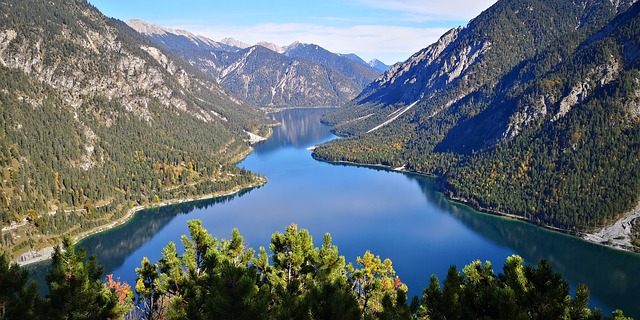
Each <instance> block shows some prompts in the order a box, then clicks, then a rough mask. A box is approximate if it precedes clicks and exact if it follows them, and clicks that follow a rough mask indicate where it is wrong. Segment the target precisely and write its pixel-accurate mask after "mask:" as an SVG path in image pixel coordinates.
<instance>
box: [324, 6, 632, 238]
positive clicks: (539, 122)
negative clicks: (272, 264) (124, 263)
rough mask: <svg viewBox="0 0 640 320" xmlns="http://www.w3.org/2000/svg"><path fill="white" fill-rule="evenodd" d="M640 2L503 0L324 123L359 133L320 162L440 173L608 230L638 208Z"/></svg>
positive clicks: (583, 226) (533, 217)
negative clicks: (627, 213)
mask: <svg viewBox="0 0 640 320" xmlns="http://www.w3.org/2000/svg"><path fill="white" fill-rule="evenodd" d="M634 3H635V1H616V2H611V1H608V0H589V1H580V2H575V1H568V0H553V1H536V0H499V1H498V2H497V3H495V4H494V5H493V6H492V7H491V8H489V9H487V10H486V11H484V12H483V13H482V14H480V15H479V16H478V17H476V18H475V19H473V20H472V21H470V22H469V24H468V25H467V26H466V27H460V28H456V29H452V30H450V31H449V32H447V33H446V34H444V35H443V36H442V37H441V38H440V39H439V40H438V41H437V42H436V43H434V44H432V45H430V46H428V47H426V48H425V49H423V50H421V51H419V52H417V53H416V54H414V55H413V56H411V57H410V58H409V59H408V60H407V61H405V62H404V63H399V64H396V65H395V66H393V68H392V69H391V70H389V71H388V72H386V73H385V74H384V75H382V76H381V77H379V78H378V79H376V81H374V82H373V83H372V84H370V85H369V86H368V87H367V88H365V89H364V90H363V91H362V93H361V94H360V95H359V96H358V97H357V98H356V99H354V100H353V101H352V102H351V103H349V104H348V105H347V106H346V107H345V108H342V109H340V110H337V111H335V112H333V113H332V114H329V115H327V116H326V117H325V118H324V121H326V122H327V123H329V124H332V125H333V126H334V130H335V132H337V133H339V134H341V135H345V136H350V137H351V138H348V139H340V140H337V141H334V142H330V143H328V144H326V145H323V146H320V147H318V148H316V149H315V151H314V156H315V157H318V158H322V159H325V160H331V161H352V162H358V163H368V164H383V165H388V166H392V167H402V168H405V169H407V170H411V171H418V172H424V173H430V174H436V175H438V176H440V177H441V178H442V183H443V187H444V188H445V189H446V191H447V192H448V193H449V194H450V196H451V197H452V198H455V199H459V200H462V201H465V202H468V203H470V204H472V205H474V206H475V207H477V208H481V209H484V210H485V211H489V212H495V213H507V214H512V215H514V216H518V217H521V218H523V219H526V220H528V221H531V222H534V223H539V224H542V225H546V226H550V227H553V228H559V229H562V230H565V231H568V232H580V231H588V230H592V229H594V228H597V227H600V226H602V225H605V224H608V223H611V222H613V221H615V220H616V219H618V218H619V217H621V216H623V215H625V212H628V211H629V210H631V209H632V208H634V207H635V206H636V204H637V203H638V200H640V199H639V197H638V196H639V195H640V169H639V168H640V167H638V161H639V160H638V159H640V148H637V146H638V145H639V144H638V143H640V140H639V139H640V126H639V124H638V119H639V118H638V114H639V112H638V101H640V74H639V73H638V63H639V62H638V58H639V57H640V50H639V48H640V43H639V39H640V34H639V33H640V27H639V26H640V25H639V24H638V20H639V18H638V11H639V7H638V6H639V4H634ZM542 17H544V18H542ZM639 231H640V230H639Z"/></svg>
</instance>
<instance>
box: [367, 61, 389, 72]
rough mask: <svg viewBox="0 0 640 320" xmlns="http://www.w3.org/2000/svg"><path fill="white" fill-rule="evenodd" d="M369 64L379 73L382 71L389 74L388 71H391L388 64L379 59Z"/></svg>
mask: <svg viewBox="0 0 640 320" xmlns="http://www.w3.org/2000/svg"><path fill="white" fill-rule="evenodd" d="M367 64H368V65H369V66H371V67H372V68H374V69H376V70H378V71H380V72H382V73H384V72H387V71H389V69H391V66H390V65H386V64H384V63H383V62H382V61H380V60H378V59H373V60H371V61H369V62H367Z"/></svg>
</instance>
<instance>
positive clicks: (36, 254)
mask: <svg viewBox="0 0 640 320" xmlns="http://www.w3.org/2000/svg"><path fill="white" fill-rule="evenodd" d="M257 179H258V181H257V182H254V183H250V184H247V185H243V186H238V187H235V188H233V189H231V190H227V191H220V192H217V193H210V194H205V195H202V196H193V197H188V198H176V199H169V200H164V201H161V202H159V203H152V204H148V205H139V206H134V207H132V208H130V209H129V210H128V211H127V214H125V215H124V216H123V217H120V218H118V219H117V220H115V221H112V222H111V223H108V224H105V225H102V226H99V227H96V228H93V229H91V230H88V231H85V232H82V233H80V234H78V235H75V236H73V241H74V243H78V242H79V241H80V240H82V239H84V238H87V237H90V236H92V235H95V234H98V233H101V232H105V231H108V230H110V229H113V228H115V227H118V226H121V225H123V224H125V223H127V222H129V221H130V220H131V219H132V218H133V217H134V216H135V214H136V213H137V212H139V211H142V210H146V209H151V208H159V207H165V206H170V205H173V204H180V203H186V202H194V201H200V200H208V199H214V198H222V197H227V196H231V195H234V194H237V193H239V192H241V191H243V190H247V189H253V188H257V187H260V186H263V185H264V184H266V183H267V178H264V177H260V176H258V177H257ZM54 248H55V246H50V247H44V248H40V249H37V250H31V251H28V252H25V253H23V254H21V255H20V256H18V257H17V258H15V259H13V260H12V262H15V263H17V264H18V265H19V266H20V267H24V266H27V265H30V264H34V263H38V262H43V261H48V260H51V255H52V254H53V252H54Z"/></svg>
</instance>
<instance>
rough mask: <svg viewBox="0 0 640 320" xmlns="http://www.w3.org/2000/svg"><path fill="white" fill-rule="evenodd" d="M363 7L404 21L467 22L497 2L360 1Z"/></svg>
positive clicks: (442, 0)
mask: <svg viewBox="0 0 640 320" xmlns="http://www.w3.org/2000/svg"><path fill="white" fill-rule="evenodd" d="M360 1H362V3H364V4H365V5H368V6H371V7H374V8H378V9H384V10H390V11H395V12H399V13H401V14H403V15H404V18H405V19H409V20H411V21H418V22H425V21H434V20H448V21H468V20H471V19H473V18H474V17H476V16H477V15H479V14H480V12H482V11H483V10H485V9H487V8H489V7H490V6H491V5H493V4H494V3H495V2H496V1H497V0H360Z"/></svg>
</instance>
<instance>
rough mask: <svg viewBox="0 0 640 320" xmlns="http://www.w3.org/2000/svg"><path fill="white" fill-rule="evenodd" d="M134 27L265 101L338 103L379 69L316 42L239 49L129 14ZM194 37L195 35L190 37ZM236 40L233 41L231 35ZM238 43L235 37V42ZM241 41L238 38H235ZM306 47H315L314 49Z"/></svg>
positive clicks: (223, 81)
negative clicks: (363, 64)
mask: <svg viewBox="0 0 640 320" xmlns="http://www.w3.org/2000/svg"><path fill="white" fill-rule="evenodd" d="M128 23H129V24H130V25H131V26H132V27H133V28H135V29H136V30H138V31H139V32H141V33H142V34H144V35H145V36H147V37H149V38H150V39H151V40H152V41H154V42H156V43H157V44H159V45H162V46H164V47H166V48H167V49H169V50H171V51H172V52H173V53H174V54H176V55H178V56H180V57H182V58H183V59H184V60H185V61H187V62H189V63H190V64H191V65H193V66H194V67H196V68H198V69H200V70H201V71H202V72H204V73H206V74H207V75H209V76H210V77H212V78H213V79H215V80H216V81H218V83H220V84H222V85H223V86H224V87H226V88H228V89H229V90H230V91H232V92H233V93H235V94H237V95H238V96H240V97H242V98H244V99H246V100H248V101H250V102H252V103H255V104H257V105H259V106H267V107H299V106H336V105H342V104H344V103H345V102H347V101H349V100H350V99H353V98H355V97H356V96H357V95H358V93H360V91H361V90H362V88H364V86H366V85H367V84H369V83H370V82H371V81H373V79H375V77H376V76H377V75H378V73H377V72H376V71H375V69H373V68H370V67H368V66H366V65H365V66H362V65H359V64H358V63H356V62H354V61H352V60H351V59H349V58H346V57H341V56H339V55H337V54H334V53H331V52H329V51H326V50H325V49H322V48H320V47H318V46H316V45H304V44H299V43H294V44H292V45H291V46H288V47H285V48H281V47H278V46H276V45H274V44H270V43H266V42H265V43H259V44H258V45H256V46H252V47H246V48H243V49H242V50H235V49H230V48H238V49H239V47H231V46H228V45H227V47H221V46H220V45H225V44H221V43H217V42H214V41H212V40H208V43H214V45H208V44H203V43H202V42H201V41H199V40H198V39H201V38H202V37H197V36H194V35H192V34H189V33H187V32H184V31H176V30H171V29H166V28H160V27H158V26H154V25H151V24H147V23H144V22H141V21H140V20H132V21H129V22H128ZM194 39H196V40H195V41H194ZM228 43H230V44H234V43H236V42H233V41H229V42H228ZM236 44H237V43H236ZM239 46H242V44H239ZM305 48H313V50H312V52H309V51H308V50H305Z"/></svg>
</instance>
